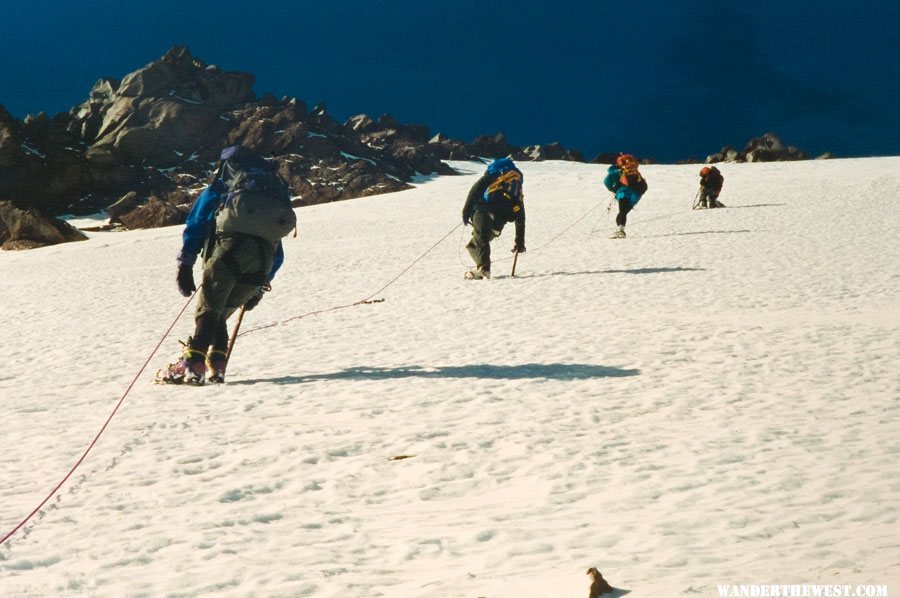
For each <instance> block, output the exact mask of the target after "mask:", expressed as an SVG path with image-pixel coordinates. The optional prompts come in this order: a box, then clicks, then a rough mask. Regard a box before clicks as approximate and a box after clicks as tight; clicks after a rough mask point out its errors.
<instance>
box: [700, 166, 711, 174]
mask: <svg viewBox="0 0 900 598" xmlns="http://www.w3.org/2000/svg"><path fill="white" fill-rule="evenodd" d="M708 174H709V166H704V167H703V168H701V169H700V176H706V175H708Z"/></svg>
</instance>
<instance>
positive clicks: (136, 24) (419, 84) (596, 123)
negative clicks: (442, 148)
mask: <svg viewBox="0 0 900 598" xmlns="http://www.w3.org/2000/svg"><path fill="white" fill-rule="evenodd" d="M0 7H2V9H3V10H2V12H3V18H2V21H0V39H2V40H3V50H2V52H0V104H3V105H4V106H5V107H6V108H7V110H9V111H10V112H11V113H12V114H13V115H14V116H17V117H23V116H25V115H26V114H28V113H37V112H40V111H45V112H47V113H50V114H53V113H56V112H61V111H66V110H68V109H69V108H70V107H71V106H73V105H75V104H79V103H81V102H83V101H84V100H85V99H86V97H87V94H88V92H89V91H90V88H91V87H92V85H93V83H94V82H95V81H96V80H97V79H99V78H100V77H115V78H120V77H122V76H123V75H125V74H126V73H128V72H131V71H134V70H136V69H137V68H140V67H141V66H143V65H145V64H147V63H148V62H151V61H153V60H156V59H157V58H159V57H160V56H162V55H163V54H164V53H165V52H166V51H167V50H168V49H169V48H170V47H171V46H173V45H176V44H181V45H187V46H188V47H189V48H190V49H191V52H192V53H193V54H194V55H195V56H197V57H199V58H201V59H202V60H204V61H206V62H208V63H211V64H217V65H219V66H220V67H222V68H224V69H227V70H241V71H248V72H251V73H253V74H254V75H256V78H257V83H256V87H255V90H256V92H257V93H258V94H262V93H264V92H272V93H274V94H275V95H276V96H279V97H280V96H283V95H290V96H296V97H298V98H300V99H303V100H304V101H306V102H307V104H309V105H310V106H312V105H314V104H316V103H320V102H324V103H325V104H327V106H328V108H329V111H330V112H331V113H332V115H334V116H335V118H337V119H338V120H344V119H345V118H347V117H348V116H351V115H353V114H357V113H360V112H365V113H367V114H369V115H371V116H373V117H374V116H378V115H379V114H381V113H383V112H389V113H391V114H393V115H394V116H396V117H397V118H398V119H400V120H401V121H403V122H415V123H423V124H427V125H429V126H430V127H431V130H432V132H438V131H440V132H443V133H445V134H448V135H450V136H452V137H458V138H462V139H464V140H466V141H471V139H472V138H473V137H474V136H475V135H478V134H484V133H488V134H493V133H496V132H497V131H503V132H505V133H506V135H507V137H508V138H509V140H510V141H511V142H512V143H514V144H517V145H528V144H533V143H547V142H550V141H560V142H562V143H563V144H564V145H566V146H567V147H573V148H576V149H580V150H582V151H583V152H585V153H586V154H587V155H588V157H592V156H593V154H595V153H596V152H599V151H630V152H633V153H637V154H639V155H644V156H654V157H656V158H658V159H662V160H673V159H678V158H686V157H689V156H697V157H703V156H705V155H706V154H709V153H712V152H713V151H716V150H718V149H720V148H721V147H722V146H723V145H725V144H733V145H736V146H741V147H742V146H743V144H744V143H745V142H746V141H747V140H748V139H749V138H751V137H755V136H758V135H761V134H762V133H765V132H766V131H770V130H771V131H775V132H777V133H779V134H780V135H781V136H782V137H783V138H784V139H785V140H786V141H787V142H789V143H792V144H794V145H797V146H798V147H800V148H801V149H804V150H806V151H808V152H810V153H812V154H817V153H821V152H824V151H833V152H835V153H836V154H838V155H841V156H852V155H900V59H898V56H900V35H898V33H897V28H898V27H900V2H897V0H874V1H867V0H856V1H854V2H845V1H841V2H839V1H837V0H818V1H816V2H800V1H796V2H792V1H790V0H783V2H776V1H773V0H758V1H755V2H741V3H737V2H727V1H725V2H713V1H705V2H701V1H697V0H686V1H678V0H645V1H643V2H626V3H622V2H607V1H603V0H583V1H580V0H579V1H576V0H573V1H566V0H555V1H552V2H551V1H544V0H536V1H530V0H518V1H511V0H482V1H477V2H476V1H472V0H456V1H453V2H449V1H446V2H445V1H442V0H320V1H316V2H312V1H305V0H297V1H294V2H273V1H266V0H257V1H255V2H249V1H247V0H243V1H241V2H236V1H233V0H218V1H216V2H212V1H207V0H200V1H192V0H180V1H174V0H155V1H153V2H145V1H144V0H132V1H129V2H123V1H121V0H94V1H91V0H84V1H81V2H79V1H74V0H66V1H59V0H28V1H27V2H24V1H23V2H18V1H16V0H0Z"/></svg>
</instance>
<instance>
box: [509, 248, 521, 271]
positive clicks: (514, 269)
mask: <svg viewBox="0 0 900 598" xmlns="http://www.w3.org/2000/svg"><path fill="white" fill-rule="evenodd" d="M518 261H519V252H518V250H516V252H515V253H513V267H512V273H511V274H510V276H511V277H512V278H515V276H516V262H518Z"/></svg>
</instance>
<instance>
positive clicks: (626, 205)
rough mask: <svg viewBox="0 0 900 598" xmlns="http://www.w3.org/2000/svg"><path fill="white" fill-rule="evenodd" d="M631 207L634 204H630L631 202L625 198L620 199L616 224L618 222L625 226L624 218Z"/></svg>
mask: <svg viewBox="0 0 900 598" xmlns="http://www.w3.org/2000/svg"><path fill="white" fill-rule="evenodd" d="M633 207H634V206H633V205H631V202H630V201H628V200H627V199H620V200H619V213H618V214H616V224H618V225H619V226H625V220H627V218H628V212H630V211H631V209H632V208H633Z"/></svg>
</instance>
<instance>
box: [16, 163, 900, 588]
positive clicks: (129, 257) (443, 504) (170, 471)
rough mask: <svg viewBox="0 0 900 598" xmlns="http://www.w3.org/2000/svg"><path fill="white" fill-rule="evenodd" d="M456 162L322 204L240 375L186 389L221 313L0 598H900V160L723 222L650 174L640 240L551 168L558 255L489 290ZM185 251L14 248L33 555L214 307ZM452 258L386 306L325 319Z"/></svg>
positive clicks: (754, 171) (548, 213) (749, 179)
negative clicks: (766, 594)
mask: <svg viewBox="0 0 900 598" xmlns="http://www.w3.org/2000/svg"><path fill="white" fill-rule="evenodd" d="M456 165H457V166H458V167H460V168H461V169H463V170H464V171H465V172H466V174H465V175H464V176H460V177H441V178H439V179H435V180H430V181H427V182H423V183H422V184H421V185H420V186H419V187H418V188H417V189H415V190H412V191H406V192H402V193H397V194H392V195H383V196H377V197H371V198H365V199H359V200H354V201H347V202H342V203H338V204H331V205H321V206H314V207H309V208H304V209H301V210H299V211H298V219H299V224H300V229H299V236H298V237H297V238H295V239H287V240H286V254H287V259H286V262H285V266H284V268H283V269H282V271H281V272H280V273H279V275H278V277H277V278H276V280H275V281H274V286H275V288H274V290H273V292H272V293H270V294H268V295H267V296H266V297H265V299H264V300H263V302H262V303H261V304H260V306H259V307H258V308H257V309H256V310H255V311H253V312H250V313H248V314H247V316H246V317H245V319H244V323H243V327H242V330H244V331H246V334H242V335H241V336H240V337H239V338H238V342H237V344H236V347H235V350H234V355H233V358H232V363H231V366H230V371H229V375H230V380H229V383H228V384H226V385H225V386H223V387H204V388H183V387H169V386H156V385H153V384H151V380H152V378H153V374H154V372H155V370H156V369H157V368H159V367H161V366H162V365H164V364H165V363H166V362H168V361H171V360H172V359H173V358H174V357H175V356H176V355H177V353H178V345H177V342H176V339H177V338H186V337H187V335H188V334H190V333H191V331H192V317H191V316H190V313H191V312H192V310H193V307H194V306H193V304H191V306H190V308H189V312H188V314H186V315H185V316H183V317H182V318H181V319H180V320H179V321H178V323H177V325H176V327H175V330H174V332H173V334H172V335H171V336H170V337H169V338H168V339H167V340H166V341H165V342H164V344H163V348H162V349H161V350H160V352H158V353H157V354H156V355H155V356H154V357H153V358H152V359H151V360H150V365H149V366H148V367H147V369H146V370H145V371H144V372H143V374H142V375H141V376H140V378H139V380H138V381H137V383H136V384H135V386H134V388H133V389H132V390H131V392H130V393H129V394H128V395H127V397H126V398H125V401H124V403H123V405H122V407H121V409H120V410H119V411H118V412H117V414H116V415H115V417H114V418H113V419H112V421H111V423H110V425H109V427H108V428H107V429H106V431H105V432H104V433H103V435H102V436H101V437H100V440H99V441H98V443H97V444H96V446H95V447H94V448H93V450H92V452H91V453H90V454H89V455H88V457H87V459H86V460H85V461H84V463H83V464H82V465H81V466H80V467H79V468H78V469H77V470H76V472H75V473H74V475H73V476H72V477H71V478H70V479H69V481H68V482H67V483H66V484H65V485H64V486H63V487H62V488H61V490H60V491H59V492H58V493H57V495H56V496H55V497H54V498H52V499H51V500H50V502H49V503H48V504H47V505H46V506H45V507H44V508H43V509H42V510H41V511H40V512H39V514H37V515H36V516H35V517H34V518H33V519H32V520H31V521H30V522H29V523H28V524H27V525H26V526H24V527H23V528H22V529H21V530H19V531H18V532H17V533H16V534H15V535H14V536H13V537H12V538H11V539H10V540H9V541H7V542H6V543H5V544H4V545H2V546H0V595H2V596H4V597H8V596H15V597H19V596H29V597H31V596H110V597H118V596H265V597H270V596H313V597H317V598H319V597H323V598H324V597H329V598H330V597H341V598H346V597H356V596H360V597H373V596H389V597H402V598H405V597H429V598H436V597H467V598H475V597H478V596H484V597H487V598H506V597H510V598H513V597H514V598H530V597H538V598H553V597H569V596H577V597H581V596H586V595H587V588H588V585H589V580H588V578H587V577H586V576H585V574H584V572H585V570H586V569H587V568H588V567H590V566H596V567H598V568H599V569H600V570H601V571H602V572H603V574H604V576H605V577H606V578H607V579H608V580H609V581H610V582H611V583H612V585H613V586H615V587H616V588H620V589H621V591H620V592H619V595H624V594H625V593H626V592H627V593H628V595H629V596H631V597H643V596H652V597H661V596H662V597H666V596H682V595H690V596H717V595H718V593H717V589H716V586H717V584H739V583H749V584H770V583H801V582H807V583H820V584H825V583H828V584H837V583H841V584H843V583H847V584H855V583H871V584H889V585H890V588H891V590H892V591H893V592H900V540H898V538H900V533H898V532H900V523H898V507H900V467H898V457H900V440H898V438H900V434H898V432H897V430H898V415H900V359H898V358H900V292H898V291H900V243H898V236H897V230H898V228H900V158H877V159H859V160H835V161H810V162H801V163H777V164H745V165H731V164H728V165H724V166H723V168H722V170H723V173H724V175H725V177H726V181H725V190H724V192H723V194H722V197H721V199H722V201H723V202H724V203H725V204H727V205H728V206H729V208H728V209H723V210H708V211H691V210H690V206H691V203H692V199H693V197H694V193H695V191H696V189H697V182H698V177H697V170H698V169H699V167H698V166H646V167H644V168H643V169H642V170H643V171H644V173H645V175H646V177H647V179H648V181H649V183H650V191H649V192H648V194H647V195H646V196H645V198H644V199H643V201H642V202H641V203H640V204H639V206H638V208H637V209H636V210H635V211H634V212H632V214H631V215H630V217H629V225H628V228H627V230H628V235H629V237H628V238H627V239H626V240H624V241H622V240H609V239H607V237H608V235H609V233H610V232H611V230H612V229H613V223H612V218H613V216H614V214H615V209H613V212H612V214H608V213H607V211H606V206H607V200H608V197H609V194H608V193H606V192H605V190H603V189H602V186H601V180H602V176H603V174H604V170H605V169H604V168H603V167H601V166H596V165H584V164H570V163H558V162H548V163H527V164H522V165H521V168H522V170H523V171H524V173H525V191H526V205H527V214H528V221H527V233H526V241H527V246H528V249H529V251H528V253H526V254H523V255H522V256H520V258H519V260H518V264H517V272H516V276H515V278H512V277H510V276H509V270H510V267H511V265H512V261H511V260H510V258H509V249H510V247H511V246H512V241H513V234H512V229H511V228H510V229H509V230H507V231H505V232H504V233H503V236H502V237H500V238H499V239H498V240H497V241H495V243H494V245H493V247H494V255H495V258H496V261H495V264H494V267H493V272H494V276H495V278H494V279H493V280H490V281H464V280H463V277H462V274H463V272H464V270H465V268H464V264H468V263H469V259H468V256H467V255H466V253H465V250H464V249H463V247H462V244H463V243H465V241H466V238H465V237H464V235H466V236H467V234H468V230H470V229H467V230H466V232H465V233H464V232H463V229H461V228H458V229H455V230H454V226H456V224H457V223H458V222H459V214H460V210H461V208H462V203H463V201H464V199H465V195H466V192H467V191H468V189H469V187H470V186H471V184H472V183H473V182H474V180H475V178H476V177H477V176H478V175H479V174H480V172H481V170H482V167H481V166H479V165H476V164H471V163H463V164H456ZM592 208H593V211H591V210H592ZM585 215H586V216H585ZM180 233H181V229H180V227H174V228H167V229H156V230H148V231H137V232H129V233H91V238H90V240H89V241H87V242H82V243H74V244H68V245H62V246H55V247H49V248H45V249H40V250H34V251H28V252H21V253H4V254H2V255H0V280H2V285H0V306H2V308H0V309H2V311H0V314H2V317H0V330H2V331H3V339H4V342H3V343H0V363H2V364H3V366H4V367H3V370H2V372H0V397H2V399H0V422H2V425H0V434H2V436H0V439H2V446H3V451H2V453H0V537H2V535H5V534H6V532H7V531H9V530H11V529H12V528H13V527H14V526H15V525H16V524H18V523H19V522H20V521H21V520H22V519H23V518H24V517H25V516H26V515H27V514H28V513H30V512H31V511H32V510H33V509H34V508H35V507H36V506H37V505H38V504H39V502H40V501H41V500H42V499H43V498H44V497H45V496H46V495H47V494H48V493H49V492H50V490H52V488H53V487H54V486H55V485H56V484H57V483H58V482H59V481H60V480H61V479H62V477H63V476H64V475H65V474H66V472H68V471H69V469H70V468H71V467H72V465H73V464H74V463H75V462H76V461H77V460H78V458H79V457H80V456H81V455H82V453H83V452H84V450H85V448H86V447H87V446H88V444H89V443H90V441H91V440H92V439H93V438H94V436H95V435H96V433H97V432H98V430H99V429H100V427H101V426H102V425H103V423H104V421H105V420H106V418H107V417H108V416H109V414H110V412H111V411H112V409H113V408H114V407H115V405H116V403H117V402H118V400H119V398H120V397H121V396H122V395H123V393H125V392H126V388H127V387H128V385H129V383H130V382H131V381H132V379H133V378H134V377H135V375H136V374H137V373H138V371H139V370H140V368H141V366H142V365H143V364H144V362H145V360H147V358H148V356H150V354H151V353H152V351H153V349H154V347H155V346H156V344H157V343H158V342H159V340H160V338H161V337H162V335H163V333H164V332H165V331H166V329H167V328H168V326H169V325H170V324H171V323H172V322H173V320H175V318H176V316H177V314H178V312H179V310H180V309H181V308H182V307H183V306H184V304H185V299H183V298H182V297H181V296H180V295H179V294H178V293H177V291H176V289H175V283H174V278H175V261H174V258H175V254H176V253H177V251H178V249H179V247H180ZM448 233H450V235H449V237H448V238H447V239H446V240H445V241H443V242H442V243H440V244H439V245H438V246H437V247H436V248H435V249H434V250H433V251H431V252H430V253H428V254H427V255H425V257H424V258H422V259H421V260H420V261H419V262H418V263H416V264H415V265H414V266H413V267H412V268H411V269H410V270H409V271H408V272H406V273H405V274H404V275H403V276H402V277H400V278H399V279H397V280H396V282H394V283H393V284H391V285H390V286H388V287H387V288H386V289H385V290H384V291H383V292H381V293H379V294H377V297H376V298H383V299H384V302H381V303H374V304H367V305H358V306H354V307H348V308H346V309H340V310H336V311H329V312H326V313H321V314H319V315H314V316H308V317H303V318H298V316H302V315H304V314H307V313H309V312H312V311H317V310H323V309H327V308H330V307H333V306H341V305H347V304H350V303H353V302H355V301H357V300H359V299H362V298H364V297H368V296H370V295H371V294H373V293H375V291H377V290H378V289H379V288H381V287H382V286H383V285H385V284H386V283H388V282H389V281H391V280H392V279H393V278H394V277H395V276H397V275H398V274H399V273H400V272H401V271H403V269H404V268H406V267H407V266H409V265H410V264H411V263H413V262H414V260H416V258H419V257H420V256H422V254H423V253H425V251H426V250H427V249H428V248H429V247H431V246H432V245H433V244H434V243H436V242H437V241H438V240H439V239H441V237H443V236H444V235H447V234H448ZM397 456H409V458H406V459H400V460H392V459H391V458H392V457H397ZM891 595H893V594H891Z"/></svg>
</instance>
